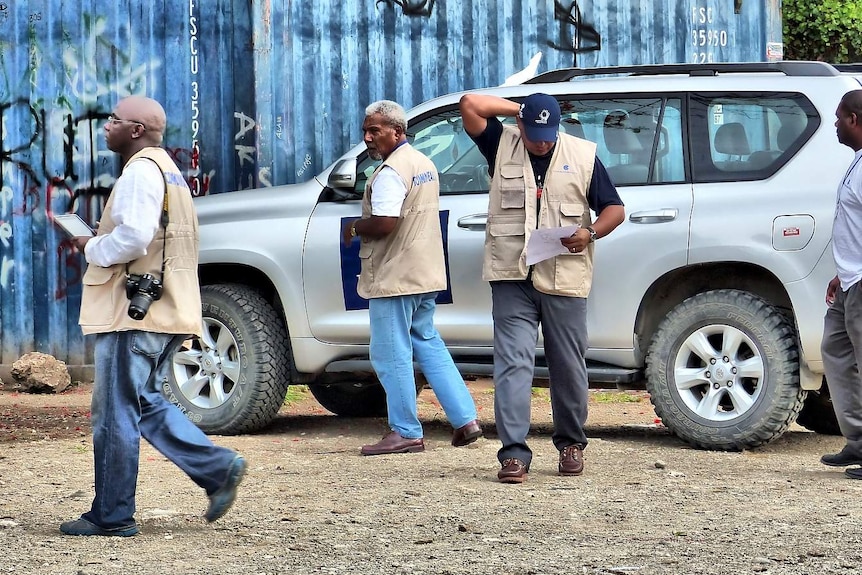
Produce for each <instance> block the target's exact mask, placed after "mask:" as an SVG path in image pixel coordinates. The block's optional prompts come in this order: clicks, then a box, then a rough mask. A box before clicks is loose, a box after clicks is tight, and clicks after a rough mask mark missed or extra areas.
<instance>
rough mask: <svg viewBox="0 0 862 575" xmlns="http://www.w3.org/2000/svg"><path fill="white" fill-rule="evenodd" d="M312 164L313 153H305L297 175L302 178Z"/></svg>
mask: <svg viewBox="0 0 862 575" xmlns="http://www.w3.org/2000/svg"><path fill="white" fill-rule="evenodd" d="M311 164H312V161H311V155H310V154H305V157H304V158H303V159H302V165H301V166H300V167H299V169H298V170H296V177H297V178H302V176H303V174H305V171H306V170H307V169H308V168H310V167H311Z"/></svg>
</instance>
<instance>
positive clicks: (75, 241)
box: [70, 236, 93, 253]
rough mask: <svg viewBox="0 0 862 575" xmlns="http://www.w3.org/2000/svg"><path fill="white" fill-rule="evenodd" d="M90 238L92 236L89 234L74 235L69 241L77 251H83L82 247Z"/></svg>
mask: <svg viewBox="0 0 862 575" xmlns="http://www.w3.org/2000/svg"><path fill="white" fill-rule="evenodd" d="M91 239H93V238H92V237H90V236H74V237H73V238H71V240H70V241H71V242H72V245H74V246H75V248H76V249H77V250H78V251H79V252H81V253H84V248H85V247H86V245H87V242H89V241H90V240H91Z"/></svg>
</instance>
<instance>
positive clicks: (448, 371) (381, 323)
mask: <svg viewBox="0 0 862 575" xmlns="http://www.w3.org/2000/svg"><path fill="white" fill-rule="evenodd" d="M436 296H437V294H436V293H427V294H418V295H407V296H396V297H384V298H374V299H371V300H369V302H368V313H369V316H370V318H371V351H370V353H371V365H372V366H373V367H374V371H376V372H377V377H378V378H379V379H380V383H381V384H382V385H383V389H385V390H386V406H387V408H388V411H389V427H390V428H392V429H393V430H394V431H397V432H398V433H399V434H400V435H401V437H405V438H410V439H416V438H419V437H422V424H421V423H419V417H418V416H417V414H416V380H415V377H414V374H413V360H414V358H415V360H416V362H417V363H418V364H419V368H420V369H421V370H422V373H423V374H424V375H425V379H427V380H428V384H429V385H430V386H431V389H433V390H434V394H435V395H436V396H437V400H438V401H439V402H440V405H441V406H442V407H443V411H445V412H446V417H447V418H448V419H449V423H451V424H452V426H453V427H455V428H458V427H461V426H463V425H466V424H468V423H470V422H471V421H473V420H474V419H476V405H475V404H474V403H473V397H472V396H471V395H470V392H469V391H468V390H467V386H466V385H465V384H464V379H463V378H462V377H461V373H460V372H459V371H458V368H457V367H455V362H453V361H452V356H451V355H449V350H447V349H446V344H444V343H443V340H442V339H441V338H440V334H439V333H438V332H437V329H436V328H435V327H434V309H435V307H436V306H435V304H434V298H435V297H436Z"/></svg>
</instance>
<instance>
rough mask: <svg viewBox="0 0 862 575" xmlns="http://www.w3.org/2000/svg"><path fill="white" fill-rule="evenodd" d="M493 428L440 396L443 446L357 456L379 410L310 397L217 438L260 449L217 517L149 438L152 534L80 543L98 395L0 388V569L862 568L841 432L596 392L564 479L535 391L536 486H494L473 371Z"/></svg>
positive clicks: (148, 521)
mask: <svg viewBox="0 0 862 575" xmlns="http://www.w3.org/2000/svg"><path fill="white" fill-rule="evenodd" d="M470 387H471V391H472V393H473V396H474V398H475V399H476V402H477V405H478V407H479V414H480V421H481V423H482V424H483V426H484V427H485V429H486V431H487V433H488V437H487V438H485V439H480V440H479V441H478V442H477V443H475V444H473V445H472V446H469V447H466V448H463V449H455V448H452V447H451V446H450V445H449V443H448V441H449V434H450V432H451V429H450V428H449V426H448V424H446V422H445V418H444V417H443V414H442V410H440V407H439V405H438V404H437V402H436V400H435V398H434V396H433V393H431V392H430V391H428V390H426V391H424V392H423V393H422V395H421V396H420V414H421V417H422V421H423V424H424V426H425V430H426V443H427V447H428V449H427V451H426V452H425V453H421V454H409V455H394V456H381V457H361V456H359V447H360V446H361V445H363V444H364V443H369V442H373V441H376V440H377V439H378V438H379V437H380V435H381V434H382V433H383V432H384V431H385V429H386V425H385V420H383V419H370V420H360V419H345V418H339V417H335V416H332V415H329V414H327V413H326V412H324V411H323V410H322V408H320V407H319V406H317V404H316V403H315V402H314V400H313V399H312V398H311V397H310V394H307V393H306V394H302V395H300V396H299V397H298V398H297V400H296V401H295V402H294V403H292V404H291V405H289V406H285V408H283V409H282V411H281V412H280V414H279V416H278V418H277V419H276V420H275V422H274V423H273V425H272V426H270V428H268V429H267V430H265V431H264V432H262V433H258V434H255V435H246V436H239V437H216V438H215V441H216V442H218V443H219V444H221V445H225V446H228V447H231V448H233V449H236V450H238V451H240V452H241V453H243V455H245V456H246V458H247V459H248V460H249V464H250V468H249V473H248V475H247V478H246V480H245V481H244V482H243V484H242V486H241V489H240V496H239V498H238V500H237V502H236V505H235V506H234V508H233V509H232V510H231V511H230V513H228V515H227V516H225V517H224V518H223V519H222V520H220V521H219V522H217V523H215V524H212V525H207V524H206V523H205V522H204V521H203V520H202V518H201V513H202V512H203V510H204V508H205V505H206V499H205V497H204V495H203V493H202V492H201V491H200V490H199V489H198V488H197V487H196V486H195V485H194V484H192V482H191V481H189V480H188V478H186V477H185V476H184V475H183V474H182V473H181V472H180V471H179V470H178V469H177V468H176V467H175V466H173V465H172V464H171V463H170V462H168V461H166V460H165V458H164V457H163V456H161V455H160V454H159V453H158V452H156V451H155V450H153V449H152V448H151V447H150V446H149V445H146V444H145V445H144V446H143V448H142V454H141V465H140V476H139V487H138V497H137V503H138V514H137V518H138V521H139V522H140V523H141V526H142V533H141V534H140V535H138V536H136V537H134V538H131V539H130V540H118V539H102V538H98V539H93V538H69V537H64V536H62V535H61V534H60V533H59V532H58V531H57V526H58V525H59V523H60V522H62V521H64V520H67V519H70V518H73V517H76V516H77V515H78V514H80V513H81V512H82V511H84V510H86V509H87V508H88V506H89V504H90V501H91V499H92V496H93V491H92V444H91V438H90V434H89V419H88V418H87V414H88V412H89V389H88V388H87V386H82V387H79V388H77V389H75V390H73V391H71V392H67V393H63V394H60V395H57V396H26V397H24V396H23V394H17V395H16V394H14V393H9V392H2V393H0V421H2V424H3V425H4V427H3V428H0V546H2V547H3V549H4V554H3V557H2V559H0V572H3V573H6V572H8V573H28V574H29V573H36V574H55V573H56V574H61V573H62V574H69V573H72V574H82V575H95V574H99V575H101V574H105V573H117V574H120V573H123V574H125V573H136V574H139V573H144V574H150V573H152V574H163V573H189V574H191V573H195V574H200V573H212V574H240V573H241V574H243V575H248V574H251V575H262V574H276V573H278V574H281V573H298V574H321V573H329V574H341V573H356V574H360V573H361V574H367V573H374V574H387V575H388V574H397V575H403V574H428V575H431V574H434V575H439V574H458V575H460V574H464V575H482V574H495V575H496V574H500V575H515V574H517V575H526V574H535V575H539V574H558V573H560V574H562V573H566V574H568V573H582V574H591V575H592V574H602V575H604V574H638V575H641V574H649V575H653V574H655V575H659V574H660V575H665V574H669V573H672V574H676V573H680V574H689V573H690V574H716V575H731V574H732V575H738V574H740V573H769V574H782V575H784V574H796V573H799V574H809V573H810V574H817V575H823V574H830V573H842V574H844V573H860V572H862V569H860V567H859V565H862V547H860V545H859V543H860V535H859V528H858V517H859V515H860V512H862V508H860V504H859V501H860V500H862V497H860V495H862V482H857V481H852V480H849V479H845V478H844V477H843V474H842V473H841V470H833V469H830V468H826V467H824V466H822V465H820V464H819V462H818V459H819V456H820V455H821V454H822V453H826V452H830V451H836V450H837V449H840V447H841V445H842V443H843V442H842V440H841V438H836V437H830V436H820V435H816V434H814V433H810V432H806V431H804V430H802V429H801V428H798V427H796V426H794V427H793V428H792V429H791V430H790V432H788V433H787V434H786V435H785V436H784V437H782V438H781V439H780V440H778V441H776V442H774V443H772V444H770V445H769V446H767V447H765V448H762V449H759V450H754V451H746V452H742V453H723V452H708V451H701V450H696V449H691V448H689V447H688V446H686V445H685V444H684V443H682V442H680V441H679V440H677V439H676V438H674V437H673V436H672V435H670V434H669V432H668V431H667V430H666V429H665V428H664V427H663V426H661V425H657V424H656V422H655V414H654V412H653V411H652V409H651V407H650V404H649V400H648V399H647V398H646V394H644V393H643V392H628V393H626V394H625V395H624V396H623V395H617V394H608V395H604V396H603V395H601V393H602V392H593V394H592V399H591V413H590V420H589V422H588V428H587V431H588V435H589V437H590V446H589V448H588V449H587V452H586V471H585V474H584V475H583V476H582V477H579V478H565V477H559V476H557V475H556V457H557V454H556V451H555V450H554V448H553V445H552V444H551V440H550V430H551V423H550V422H551V419H550V403H549V402H548V400H547V395H546V394H547V390H542V389H540V390H537V392H536V394H535V396H534V400H533V414H534V415H533V427H532V434H531V438H530V443H531V446H532V448H533V450H534V452H535V455H534V460H533V467H532V470H531V473H530V477H529V479H528V481H527V482H526V483H524V484H523V485H520V486H512V485H502V484H499V483H497V482H496V480H495V474H496V470H497V463H496V451H497V449H498V447H499V443H498V442H497V441H496V438H495V437H494V436H493V433H494V426H493V391H492V389H491V387H490V383H489V382H487V381H486V380H482V381H478V382H472V383H471V385H470Z"/></svg>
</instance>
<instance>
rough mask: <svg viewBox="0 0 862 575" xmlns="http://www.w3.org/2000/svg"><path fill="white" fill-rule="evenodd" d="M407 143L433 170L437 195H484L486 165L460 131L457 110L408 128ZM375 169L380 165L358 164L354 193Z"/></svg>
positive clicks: (367, 161) (373, 162)
mask: <svg viewBox="0 0 862 575" xmlns="http://www.w3.org/2000/svg"><path fill="white" fill-rule="evenodd" d="M407 139H408V141H409V142H410V144H411V145H412V146H413V147H414V148H416V149H417V150H419V151H420V152H422V153H423V154H425V155H426V156H428V158H430V159H431V161H432V162H434V165H435V166H436V167H437V172H438V174H439V177H440V195H447V194H471V193H487V192H488V188H489V186H490V178H489V176H488V163H487V162H486V161H485V158H484V156H482V153H481V152H480V151H479V149H478V148H477V147H476V144H475V143H474V142H473V140H472V139H471V138H470V136H469V135H468V134H467V132H465V131H464V126H463V124H462V122H461V116H460V114H459V113H458V111H457V109H453V110H447V111H441V112H438V113H437V114H434V115H433V116H429V117H426V118H423V119H421V120H419V121H418V122H415V123H414V124H411V125H410V126H408V128H407ZM378 165H380V162H379V161H377V160H373V159H371V158H370V157H366V158H365V159H363V160H362V161H360V163H359V165H358V166H357V181H356V187H355V189H356V191H357V192H362V191H364V190H365V183H366V182H367V181H368V178H369V177H371V174H372V173H374V170H375V169H376V168H377V166H378Z"/></svg>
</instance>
